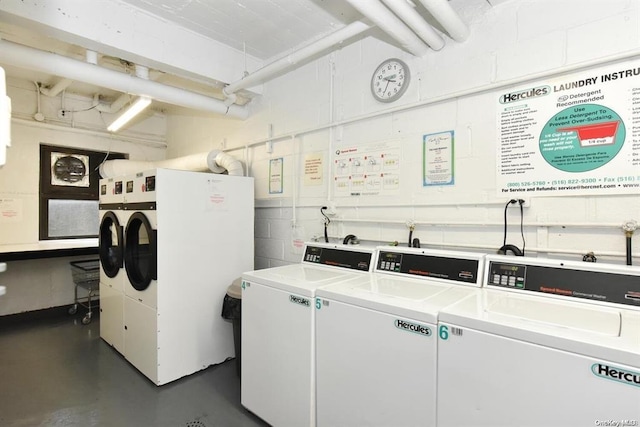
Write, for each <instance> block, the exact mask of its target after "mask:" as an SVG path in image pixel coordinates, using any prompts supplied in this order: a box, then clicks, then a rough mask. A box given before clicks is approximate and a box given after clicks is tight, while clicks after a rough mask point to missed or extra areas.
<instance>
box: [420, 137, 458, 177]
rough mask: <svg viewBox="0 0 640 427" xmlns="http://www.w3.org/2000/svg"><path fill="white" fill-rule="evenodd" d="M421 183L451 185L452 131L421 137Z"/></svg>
mask: <svg viewBox="0 0 640 427" xmlns="http://www.w3.org/2000/svg"><path fill="white" fill-rule="evenodd" d="M422 172H423V174H422V185H423V186H424V187H426V186H431V185H453V182H454V181H453V131H452V130H450V131H446V132H440V133H432V134H429V135H425V136H424V137H423V138H422Z"/></svg>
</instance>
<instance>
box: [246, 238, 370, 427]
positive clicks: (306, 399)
mask: <svg viewBox="0 0 640 427" xmlns="http://www.w3.org/2000/svg"><path fill="white" fill-rule="evenodd" d="M373 253H374V248H365V247H361V246H351V245H336V244H330V243H308V244H306V246H305V250H304V254H303V258H302V261H301V262H300V263H299V264H294V265H287V266H281V267H274V268H269V269H264V270H256V271H252V272H247V273H244V274H243V275H242V327H241V329H242V332H241V337H242V338H241V348H242V358H241V359H242V362H241V364H242V369H241V371H242V375H241V403H242V405H243V406H244V407H246V408H247V409H248V410H249V411H251V412H253V413H254V414H256V415H257V416H259V417H260V418H262V419H263V420H265V421H267V422H268V423H269V424H271V425H273V426H278V427H286V426H291V427H302V426H314V425H315V415H316V410H315V389H316V388H315V350H314V347H315V328H314V323H315V313H316V312H317V310H316V308H315V307H316V305H315V304H316V301H315V293H316V289H318V288H320V287H322V286H326V285H328V284H332V283H338V282H342V281H345V280H357V279H359V278H360V277H363V276H369V274H370V270H371V266H372V264H373Z"/></svg>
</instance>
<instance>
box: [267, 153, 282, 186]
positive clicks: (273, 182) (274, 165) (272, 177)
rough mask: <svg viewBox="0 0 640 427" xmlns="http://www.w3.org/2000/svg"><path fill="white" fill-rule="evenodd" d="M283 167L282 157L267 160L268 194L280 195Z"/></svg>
mask: <svg viewBox="0 0 640 427" xmlns="http://www.w3.org/2000/svg"><path fill="white" fill-rule="evenodd" d="M283 166H284V159H283V158H282V157H278V158H277V159H271V160H269V194H282V190H283V187H282V183H283V181H282V171H283Z"/></svg>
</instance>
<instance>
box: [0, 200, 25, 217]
mask: <svg viewBox="0 0 640 427" xmlns="http://www.w3.org/2000/svg"><path fill="white" fill-rule="evenodd" d="M20 221H22V199H14V198H2V197H0V222H20Z"/></svg>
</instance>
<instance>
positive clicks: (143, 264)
mask: <svg viewBox="0 0 640 427" xmlns="http://www.w3.org/2000/svg"><path fill="white" fill-rule="evenodd" d="M125 235H126V238H125V251H124V265H125V269H126V271H127V277H129V282H130V283H131V286H133V287H134V288H135V289H136V290H138V291H144V290H145V289H147V287H148V286H149V284H150V283H151V281H152V280H155V279H157V278H158V277H157V275H158V274H157V271H158V269H157V243H156V238H157V230H154V229H153V228H152V227H151V223H150V222H149V220H148V219H147V217H146V216H145V214H144V213H142V212H136V213H134V214H133V215H131V218H129V222H127V228H126V230H125Z"/></svg>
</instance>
